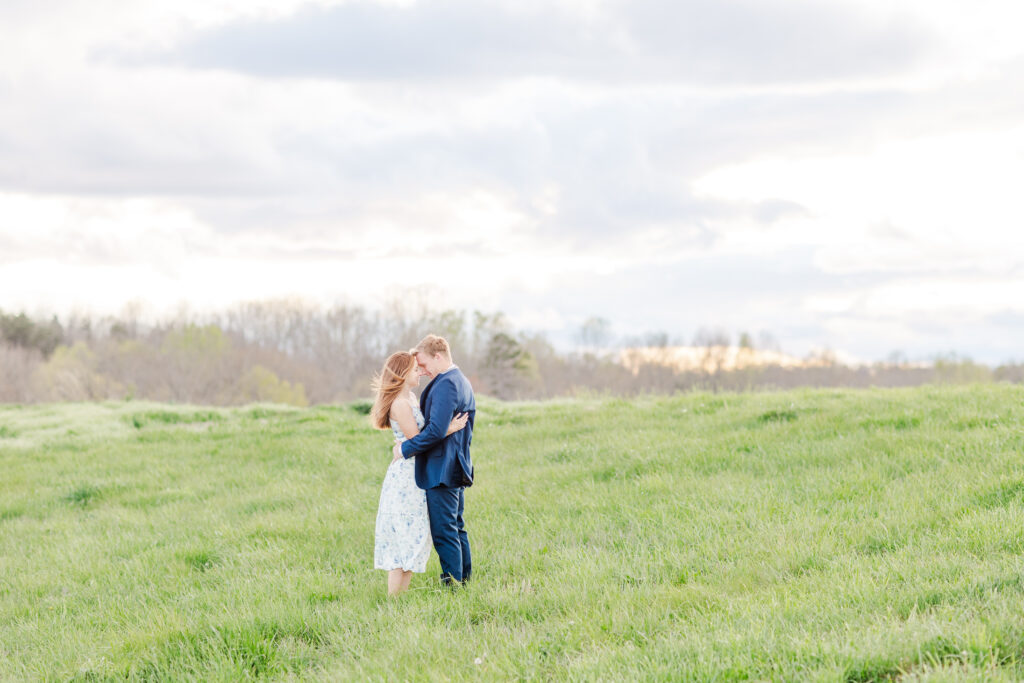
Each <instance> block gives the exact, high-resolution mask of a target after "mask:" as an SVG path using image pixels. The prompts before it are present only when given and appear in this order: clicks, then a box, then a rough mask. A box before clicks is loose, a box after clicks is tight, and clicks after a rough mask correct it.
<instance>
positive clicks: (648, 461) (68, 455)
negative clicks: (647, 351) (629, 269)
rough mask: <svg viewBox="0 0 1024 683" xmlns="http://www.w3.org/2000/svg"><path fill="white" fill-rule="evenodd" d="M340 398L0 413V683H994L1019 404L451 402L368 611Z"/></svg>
mask: <svg viewBox="0 0 1024 683" xmlns="http://www.w3.org/2000/svg"><path fill="white" fill-rule="evenodd" d="M362 408H363V405H362V404H361V403H356V404H352V405H351V406H336V407H319V408H310V409H290V408H284V407H280V406H272V405H262V406H249V407H246V408H240V409H213V408H197V407H193V406H173V405H158V404H145V403H132V402H128V403H104V404H69V405H44V406H33V407H23V406H6V407H0V434H2V438H0V679H10V680H23V679H46V680H108V679H111V680H112V679H118V680H124V679H126V678H127V679H129V680H190V679H191V680H238V679H248V678H269V679H281V678H296V679H303V680H307V679H308V680H339V679H370V680H385V679H387V680H427V679H430V680H433V679H468V678H473V679H476V678H480V679H484V680H507V679H527V678H540V679H546V678H558V679H565V678H569V679H577V680H634V679H645V680H694V681H698V680H700V681H703V680H719V681H731V680H794V681H796V680H801V681H802V680H823V681H875V680H896V679H906V680H963V679H977V680H1018V679H1020V678H1021V677H1022V676H1024V665H1022V663H1021V656H1022V653H1024V621H1022V620H1021V616H1020V615H1021V614H1024V572H1022V569H1024V561H1022V550H1024V464H1022V453H1024V429H1022V423H1024V389H1021V388H1019V387H1011V386H999V385H984V386H975V387H966V388H964V387H945V388H938V387H924V388H917V389H911V390H872V391H833V390H829V391H798V392H785V393H774V394H747V395H722V394H718V395H711V394H687V395H681V396H677V397H672V398H654V397H651V398H643V399H637V400H631V401H626V400H622V399H598V398H595V399H586V400H574V401H556V402H547V403H515V404H512V403H500V402H497V401H489V400H486V399H484V400H481V401H480V410H479V414H478V418H477V431H476V433H475V436H474V450H473V456H474V461H475V463H476V468H477V473H476V474H477V484H476V485H475V486H473V487H472V488H471V489H469V491H468V493H467V525H468V528H469V531H470V538H471V542H472V544H473V551H474V576H473V583H471V584H470V585H468V586H467V587H466V588H465V589H463V590H461V591H459V592H455V593H451V592H448V591H444V590H442V589H441V588H440V587H439V586H438V584H437V581H436V578H435V577H436V574H437V573H438V572H439V568H438V566H437V560H436V557H434V558H432V559H431V561H430V564H429V565H428V571H427V574H426V575H417V576H416V577H415V578H414V580H413V584H412V585H413V589H412V591H411V592H410V593H408V594H406V595H405V596H403V597H402V598H401V599H399V600H389V599H387V598H386V597H385V590H384V576H383V572H378V571H374V570H373V569H372V557H373V527H374V516H375V513H376V506H377V497H378V495H379V487H380V483H381V480H382V478H383V474H384V470H385V468H386V466H387V464H388V462H389V458H390V456H389V443H388V438H387V436H386V435H382V434H381V433H378V432H374V431H372V430H371V429H370V428H369V426H368V424H367V418H366V416H365V415H364V414H362V413H363V410H362Z"/></svg>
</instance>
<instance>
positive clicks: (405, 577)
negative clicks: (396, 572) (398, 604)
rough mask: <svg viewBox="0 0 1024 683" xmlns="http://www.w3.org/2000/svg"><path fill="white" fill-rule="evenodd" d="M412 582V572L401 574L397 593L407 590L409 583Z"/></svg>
mask: <svg viewBox="0 0 1024 683" xmlns="http://www.w3.org/2000/svg"><path fill="white" fill-rule="evenodd" d="M411 581H412V570H409V571H407V572H406V571H403V572H402V587H401V588H400V589H399V591H400V592H401V591H406V590H409V583H410V582H411Z"/></svg>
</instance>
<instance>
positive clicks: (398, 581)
mask: <svg viewBox="0 0 1024 683" xmlns="http://www.w3.org/2000/svg"><path fill="white" fill-rule="evenodd" d="M404 574H405V572H403V571H402V569H401V567H399V568H398V569H392V570H390V571H389V572H388V595H398V594H399V593H401V592H402V591H403V590H405V586H402V581H403V575H404ZM406 586H408V584H406Z"/></svg>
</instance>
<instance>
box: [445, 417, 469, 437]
mask: <svg viewBox="0 0 1024 683" xmlns="http://www.w3.org/2000/svg"><path fill="white" fill-rule="evenodd" d="M467 422H469V413H459V414H458V415H456V416H455V417H453V418H452V421H451V424H449V425H448V431H447V432H445V436H451V435H452V434H454V433H455V432H457V431H459V430H460V429H462V428H463V427H465V426H466V423H467Z"/></svg>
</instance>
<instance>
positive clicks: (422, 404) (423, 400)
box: [420, 377, 437, 415]
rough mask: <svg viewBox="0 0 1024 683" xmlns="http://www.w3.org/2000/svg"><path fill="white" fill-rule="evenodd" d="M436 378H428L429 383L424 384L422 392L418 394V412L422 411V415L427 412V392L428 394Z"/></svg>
mask: <svg viewBox="0 0 1024 683" xmlns="http://www.w3.org/2000/svg"><path fill="white" fill-rule="evenodd" d="M436 380H437V378H436V377H435V378H433V379H432V380H430V384H428V385H427V386H425V387H424V388H423V393H422V394H420V412H421V413H423V414H424V415H426V414H427V394H429V393H430V390H431V389H433V388H434V382H435V381H436Z"/></svg>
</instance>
